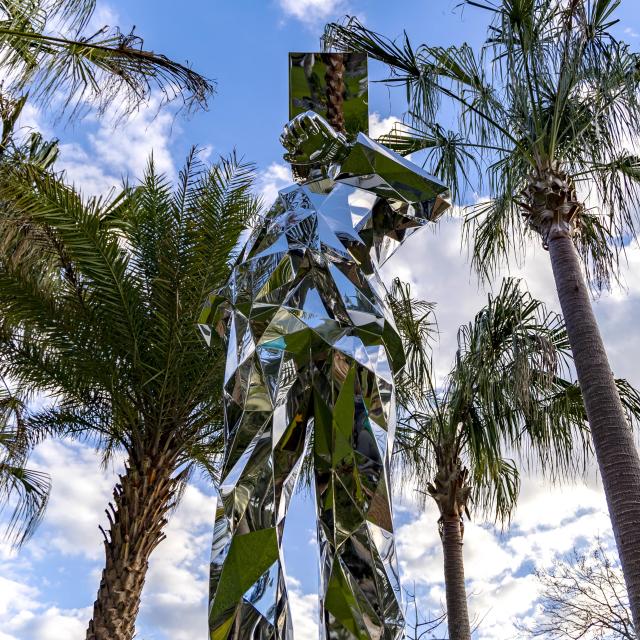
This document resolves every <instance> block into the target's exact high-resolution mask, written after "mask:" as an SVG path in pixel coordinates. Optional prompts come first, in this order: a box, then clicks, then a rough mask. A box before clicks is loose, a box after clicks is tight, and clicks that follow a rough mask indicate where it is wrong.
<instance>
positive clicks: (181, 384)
mask: <svg viewBox="0 0 640 640" xmlns="http://www.w3.org/2000/svg"><path fill="white" fill-rule="evenodd" d="M252 181H253V168H252V166H251V165H247V164H245V163H242V162H240V161H238V160H237V159H236V158H235V156H233V155H232V156H230V157H229V158H226V159H221V160H220V161H219V162H218V163H217V164H215V165H214V166H212V167H209V168H206V167H204V166H203V165H202V164H201V163H200V162H199V160H198V157H197V153H196V152H195V151H194V152H192V153H191V155H190V156H189V158H188V159H187V162H186V164H185V166H184V168H183V169H182V171H181V172H180V176H179V180H178V183H177V185H175V187H172V185H170V184H169V182H168V181H167V179H166V178H165V177H164V176H163V175H161V174H158V173H157V171H156V169H155V167H154V164H153V160H151V161H150V162H149V165H148V168H147V171H146V173H145V176H144V178H143V180H142V182H141V183H140V184H139V185H138V186H135V187H125V188H124V189H123V190H122V191H121V192H120V193H119V194H117V195H115V196H114V197H112V198H111V199H107V200H104V199H101V198H89V199H86V198H83V197H82V196H81V195H80V194H79V193H77V192H76V191H74V190H73V189H72V188H70V187H69V186H67V185H65V184H64V183H63V182H62V181H61V180H60V178H59V177H58V176H56V175H53V174H51V173H47V172H44V171H42V170H40V169H38V168H34V167H33V166H30V165H24V164H18V165H17V166H15V167H7V168H6V170H5V172H4V173H3V174H2V176H1V179H0V199H2V201H3V202H4V204H5V207H4V208H3V218H2V219H1V220H0V237H2V238H3V242H2V251H0V308H1V309H2V312H3V317H4V334H3V336H2V340H1V341H0V371H1V372H2V374H3V375H6V376H8V377H9V378H10V379H11V380H13V381H15V383H16V384H17V385H19V386H20V387H21V388H24V389H26V390H38V391H40V392H42V393H48V394H50V397H51V400H52V402H51V404H50V406H48V407H45V408H43V409H41V410H40V411H35V412H32V413H28V414H26V415H25V416H24V420H25V424H26V429H27V431H28V433H29V434H30V438H31V439H32V440H36V441H37V440H38V439H39V438H41V437H44V436H46V435H49V434H55V435H66V436H71V437H77V438H90V439H91V440H92V441H93V442H97V444H98V446H99V447H100V448H101V450H102V451H103V453H104V456H105V459H108V457H109V456H110V455H111V453H113V452H114V451H115V450H118V449H119V450H124V451H125V452H126V453H127V455H128V457H129V460H130V462H132V463H134V464H135V463H136V461H140V460H141V459H142V458H143V457H144V456H145V455H148V454H149V452H154V451H155V452H159V451H171V452H174V453H175V454H176V455H175V459H176V464H177V466H178V467H180V466H182V465H186V469H187V470H189V469H191V468H193V467H194V466H196V465H199V466H200V467H202V468H204V469H205V470H206V471H208V472H210V473H213V468H214V467H213V462H214V459H215V455H216V454H217V453H218V452H219V451H220V450H221V447H222V437H221V429H222V416H221V402H220V392H221V388H222V380H221V377H222V372H223V362H224V356H223V353H224V348H223V345H222V343H221V342H220V341H219V340H217V339H216V338H215V337H214V339H213V341H212V344H211V347H210V348H206V347H205V345H204V342H203V341H202V340H201V339H200V337H199V335H198V332H197V329H196V322H197V318H198V314H199V311H200V307H201V304H202V302H203V300H204V298H205V295H206V294H207V293H208V292H209V291H211V290H212V289H215V288H217V287H220V286H222V284H223V283H224V282H225V280H226V278H227V276H228V273H229V271H230V260H231V259H232V256H233V251H234V247H235V246H236V243H237V241H238V237H239V234H240V233H241V231H242V229H243V228H244V226H245V224H246V223H247V221H248V220H249V219H250V218H251V217H253V216H254V215H255V214H256V211H257V209H258V206H259V202H258V201H257V200H256V199H255V198H254V197H253V196H252V195H251V192H250V188H251V185H252Z"/></svg>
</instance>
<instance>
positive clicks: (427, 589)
mask: <svg viewBox="0 0 640 640" xmlns="http://www.w3.org/2000/svg"><path fill="white" fill-rule="evenodd" d="M456 5H457V0H430V1H427V0H400V1H397V2H395V3H389V2H387V1H382V0H375V1H370V2H363V1H358V0H268V1H266V2H257V1H252V2H249V1H247V0H237V1H235V2H229V1H228V2H221V1H219V0H218V1H214V0H210V1H208V2H205V1H203V0H197V1H192V2H190V3H183V4H182V6H181V7H180V8H179V9H176V3H174V2H169V1H168V0H155V1H153V2H151V1H150V0H138V1H136V2H125V1H124V0H109V1H108V2H106V3H105V2H101V3H100V4H99V7H98V10H97V12H96V16H95V18H94V24H95V25H96V27H97V26H101V25H102V24H111V25H119V26H120V27H121V28H122V30H123V31H125V30H127V31H128V30H129V29H130V28H131V26H132V25H136V30H137V31H138V32H139V33H140V34H141V35H143V36H144V37H145V44H146V47H147V48H151V49H154V50H155V51H159V52H162V53H165V54H166V55H168V56H170V57H172V58H175V59H178V60H188V61H189V62H190V63H191V64H192V65H193V67H194V68H195V69H197V70H198V71H200V72H201V73H203V74H204V75H206V76H208V77H210V78H214V79H216V80H217V82H218V93H217V95H216V96H215V97H214V98H213V100H212V102H211V106H210V109H209V111H207V112H201V113H196V114H193V115H192V116H190V117H189V118H187V119H185V118H183V117H182V116H180V115H178V116H174V114H173V112H172V110H171V109H168V110H163V111H161V112H160V115H158V116H156V117H154V116H155V114H156V113H157V106H158V103H157V100H156V99H154V100H152V104H151V105H149V106H148V108H145V109H142V110H141V111H140V112H139V113H137V114H135V115H134V116H133V117H132V118H131V119H130V120H129V121H127V122H123V123H120V124H119V125H118V126H117V127H116V128H113V126H112V124H111V123H110V121H109V120H108V118H107V119H106V120H98V119H97V118H96V116H95V114H91V113H90V114H89V115H88V117H87V118H86V119H85V120H83V121H81V122H78V123H76V124H74V125H73V126H67V127H62V126H60V125H55V124H54V123H52V122H50V121H49V120H48V119H47V114H46V113H43V112H42V111H41V110H39V109H37V108H35V107H30V108H29V109H28V110H27V112H26V114H25V118H24V121H23V124H24V125H25V126H37V127H38V128H40V129H41V130H43V131H44V132H45V133H46V134H49V135H58V136H59V137H60V138H61V140H62V142H63V147H62V157H61V166H63V167H64V168H65V169H66V170H67V174H68V177H69V179H70V180H72V181H73V182H74V183H75V184H76V185H77V186H79V187H81V188H82V189H83V190H84V191H86V192H88V193H101V192H105V191H107V190H108V189H109V188H110V187H111V186H112V185H115V184H118V182H119V181H120V179H121V178H122V177H124V176H129V177H130V178H135V177H136V176H139V175H140V173H141V171H142V169H143V167H144V164H145V162H146V159H147V157H148V155H149V153H150V152H151V151H153V152H154V157H155V159H156V162H157V164H158V165H159V166H160V167H161V168H163V169H164V170H165V171H166V172H167V173H168V174H169V175H175V173H176V171H177V169H178V168H179V166H180V163H181V161H182V158H183V157H184V156H185V155H186V153H187V150H188V149H189V147H190V146H191V145H193V144H197V145H199V146H202V147H203V148H204V149H205V150H206V153H208V154H209V156H210V157H211V158H215V157H216V156H217V155H218V154H226V153H229V152H230V151H231V150H233V149H234V148H235V149H237V151H238V152H239V153H240V154H241V155H243V156H245V157H246V158H247V159H249V160H252V161H255V162H256V164H257V168H258V171H259V180H258V185H259V189H260V190H261V191H262V192H263V194H264V197H265V199H267V200H268V199H270V198H272V197H273V196H274V195H275V192H276V190H277V189H278V188H280V187H282V186H284V185H285V184H286V183H287V180H288V170H287V167H286V166H285V165H284V164H283V162H282V159H281V148H280V145H279V143H278V136H279V134H280V131H281V128H282V126H283V124H284V123H285V121H286V118H287V53H288V52H289V51H296V50H302V51H307V50H309V51H311V50H316V49H317V48H318V46H319V36H320V34H321V32H322V26H323V24H324V22H325V21H326V20H330V19H334V18H340V17H342V16H343V15H344V14H345V13H350V14H356V15H359V16H360V17H361V19H363V20H364V21H365V22H366V24H367V25H368V26H370V27H372V28H374V29H376V30H379V31H382V32H384V33H386V34H388V35H391V36H398V35H400V34H401V33H402V31H403V30H404V29H406V30H407V32H408V33H409V35H410V36H411V37H412V39H413V41H414V43H419V42H429V43H430V44H441V45H447V44H450V43H454V42H455V43H459V42H460V41H462V40H466V41H469V42H470V43H472V44H473V43H478V42H479V41H481V40H482V38H483V37H484V23H483V19H484V17H483V14H481V13H480V12H478V11H473V10H469V9H467V10H465V11H464V12H462V11H461V10H460V9H457V10H456V9H455V7H456ZM619 17H620V18H621V24H620V25H619V27H618V33H619V35H620V36H621V37H625V38H626V39H627V40H629V41H630V42H631V43H632V44H633V45H634V47H636V46H637V45H638V44H640V38H639V37H638V33H639V32H640V7H639V6H638V4H637V2H636V1H634V0H626V1H625V2H623V5H622V9H621V11H620V12H619ZM383 73H384V70H383V69H382V68H380V67H378V66H375V65H373V66H372V68H371V70H370V76H371V78H372V79H376V78H381V77H382V76H383ZM403 109H404V106H403V101H402V92H401V91H395V92H394V91H391V92H390V91H388V90H387V88H385V87H384V86H383V85H379V84H378V85H372V86H371V89H370V113H371V114H372V126H374V127H376V128H377V129H378V130H379V132H383V130H384V127H385V126H386V127H387V128H389V127H390V124H391V123H392V122H393V120H394V119H395V118H399V117H401V116H402V112H403ZM107 115H109V114H107ZM475 196H476V197H482V194H475ZM460 247H461V245H460V225H459V221H458V220H457V219H455V218H453V219H450V220H445V221H443V222H442V223H440V225H439V228H438V229H437V230H435V231H434V232H428V231H424V232H421V234H416V235H415V236H413V237H412V238H411V240H410V241H408V242H407V244H406V246H404V247H403V249H402V250H401V251H400V252H398V254H396V256H394V258H393V259H392V260H391V261H390V262H389V263H388V265H387V266H386V267H385V273H384V275H385V277H386V278H387V280H389V279H390V278H391V277H393V276H394V275H399V276H401V277H402V278H404V279H405V280H410V281H411V282H412V283H413V285H414V287H415V290H416V293H417V294H418V295H419V296H421V297H423V298H425V299H428V300H434V301H436V302H437V303H438V318H439V324H440V329H441V339H440V343H439V346H438V347H437V351H436V364H437V365H438V366H439V367H441V369H442V370H446V368H447V367H448V365H449V362H450V360H451V357H452V355H453V348H454V339H455V331H456V329H457V327H458V326H459V325H460V324H462V323H463V322H466V321H467V320H469V319H470V318H471V317H472V315H473V314H474V313H475V312H476V311H477V310H478V309H479V308H480V307H481V306H482V304H483V302H484V300H485V297H486V291H485V290H484V289H482V288H480V287H479V285H478V283H477V281H476V280H475V277H474V276H473V275H472V274H470V270H469V264H468V261H467V256H466V252H465V250H461V248H460ZM639 269H640V251H638V249H637V248H636V247H632V248H630V250H629V265H628V267H626V268H625V271H624V274H623V275H624V276H625V278H626V289H618V290H616V291H614V292H612V293H611V294H606V295H603V296H602V297H601V299H600V300H599V301H598V302H597V304H596V311H597V314H598V317H599V320H600V322H601V326H602V329H603V333H604V336H605V341H606V342H607V346H608V349H609V352H610V355H611V359H612V364H613V367H614V369H615V372H616V374H617V375H620V376H626V377H628V378H629V379H630V380H631V381H632V382H633V383H635V384H636V385H640V375H639V374H638V373H636V370H635V369H636V367H635V363H636V362H637V361H638V359H639V358H640V340H639V339H638V337H637V330H636V329H635V325H634V323H633V318H634V317H638V316H637V314H638V313H639V312H640V277H639V275H638V274H639ZM513 273H514V274H519V275H522V276H524V277H525V278H526V281H527V285H528V287H529V289H530V290H531V291H532V293H533V294H534V295H536V296H538V297H541V298H542V299H544V300H545V301H546V302H547V303H548V304H549V305H550V306H551V307H552V308H556V309H557V307H558V305H557V300H556V298H555V294H554V293H553V285H552V278H551V274H550V269H549V265H548V260H547V256H546V255H545V253H544V252H543V251H542V250H539V249H535V248H533V249H532V252H531V254H530V259H529V260H528V261H527V263H526V265H525V266H523V267H522V268H518V269H514V270H513ZM34 463H35V464H37V465H39V466H41V467H42V468H43V469H47V470H48V471H50V473H51V474H52V478H53V493H52V496H51V503H50V506H49V510H48V512H47V516H46V518H45V521H44V523H43V525H42V527H41V528H40V530H39V531H38V533H37V535H36V536H35V538H34V539H33V540H32V541H31V542H30V543H29V545H28V546H27V547H26V548H25V549H24V550H22V551H21V553H20V554H18V555H16V554H15V553H14V552H12V551H11V550H10V549H8V548H7V547H6V546H2V545H0V640H18V639H19V640H36V639H37V640H80V639H81V638H84V628H85V626H86V622H87V620H88V617H89V615H90V607H91V605H92V602H93V599H94V597H95V592H96V589H97V585H98V581H99V572H100V568H101V561H102V548H101V535H100V533H99V531H98V528H97V525H98V523H104V520H105V518H104V514H103V512H104V508H105V506H106V504H107V502H108V500H109V498H110V493H111V490H112V487H113V483H114V481H115V479H116V474H117V471H118V465H116V466H115V467H109V468H108V469H102V468H101V467H100V464H99V460H98V458H97V457H96V455H95V453H94V452H93V451H92V449H91V447H89V446H88V445H80V444H71V443H64V442H49V443H45V444H44V445H42V446H41V447H40V448H39V449H38V451H37V452H36V454H35V456H34ZM404 489H405V490H404V491H403V492H402V493H399V495H398V496H397V498H396V514H395V515H396V523H397V527H398V548H399V554H400V559H401V563H402V570H403V573H404V577H405V585H406V586H409V587H411V588H412V589H413V586H414V585H415V588H416V591H417V593H418V595H419V599H420V606H421V608H422V609H423V610H424V611H425V612H426V611H427V610H428V609H432V610H437V609H438V608H439V607H440V604H441V602H442V599H443V591H442V582H441V567H442V558H441V554H440V549H439V540H438V536H437V529H436V525H435V521H436V515H435V513H434V510H433V508H432V507H431V506H429V507H428V508H427V509H426V510H422V509H421V508H420V507H419V505H418V504H417V502H416V499H415V493H414V492H413V491H412V487H411V485H410V483H408V484H407V486H405V488H404ZM213 500H214V498H213V497H212V494H211V490H210V488H209V487H208V486H207V485H206V484H205V483H203V482H202V481H195V482H194V483H193V484H192V485H191V486H190V487H189V489H188V490H187V492H186V494H185V498H184V501H183V504H182V505H181V507H180V508H179V509H178V511H177V512H176V513H175V515H174V517H173V518H172V520H171V523H170V525H169V527H168V536H167V540H166V541H165V542H163V543H162V545H161V546H160V547H159V548H158V550H157V552H156V553H155V555H154V557H153V559H152V562H151V567H150V571H149V577H148V581H147V585H146V587H145V592H144V594H143V602H142V608H141V613H140V625H139V637H140V638H141V639H142V640H168V639H169V638H171V639H172V640H187V639H192V638H199V637H202V638H204V637H205V629H206V590H207V559H208V553H209V545H210V533H211V525H212V513H213V507H214V502H213ZM313 531H314V523H313V513H312V511H311V509H310V505H309V500H308V498H305V496H304V495H303V494H301V495H299V496H298V498H297V499H296V502H295V504H294V506H293V507H292V515H291V518H290V521H289V524H288V529H287V534H286V535H287V564H288V570H289V572H290V575H291V577H292V580H291V584H292V590H291V593H292V604H293V609H294V614H295V616H296V621H297V624H298V627H297V635H296V640H298V638H300V640H311V638H314V637H317V635H315V633H316V632H315V630H314V624H315V621H314V615H315V614H314V601H315V596H314V592H315V589H316V582H317V574H316V571H315V550H314V545H313V544H312V540H313ZM598 535H599V536H601V537H602V538H603V539H604V540H605V542H609V543H610V531H609V525H608V520H607V516H606V512H605V507H604V500H603V498H602V494H601V490H600V487H599V485H598V483H597V478H596V477H595V475H594V474H592V475H590V476H589V477H588V478H587V480H586V481H585V482H580V483H575V484H571V485H569V486H565V487H562V488H554V487H550V486H547V485H546V484H545V483H544V482H543V481H542V480H541V479H539V478H530V479H528V480H527V481H526V482H525V483H524V486H523V493H522V499H521V502H520V508H519V510H518V512H517V515H516V518H515V520H514V523H513V526H512V528H511V530H510V531H509V532H505V533H501V532H500V531H499V530H496V529H495V528H494V527H492V526H491V524H490V523H483V522H475V521H474V522H473V523H470V524H469V525H468V526H467V531H466V534H465V540H466V545H465V556H466V561H467V577H468V579H469V589H470V592H473V593H474V596H473V598H472V610H473V611H474V613H475V614H476V615H477V616H478V617H483V616H484V621H483V623H482V624H481V625H480V627H479V629H478V632H477V633H476V636H477V638H479V639H480V638H487V639H488V638H491V639H492V640H503V639H504V640H507V639H508V638H512V637H515V635H514V634H515V632H514V628H513V624H512V623H513V620H514V619H516V618H520V619H522V618H523V617H526V616H527V615H532V614H533V613H534V612H535V607H536V601H537V597H538V592H537V586H536V583H535V580H534V578H533V577H532V575H531V572H532V570H533V568H534V567H536V566H538V567H544V566H548V565H549V564H550V563H551V562H552V561H553V560H554V559H555V558H557V557H561V556H562V555H563V554H566V553H567V552H569V551H570V550H571V549H572V548H573V547H574V546H579V547H581V546H587V545H589V544H591V543H592V542H593V541H594V540H595V538H596V536H598ZM497 602H498V603H499V605H497V604H496V603H497Z"/></svg>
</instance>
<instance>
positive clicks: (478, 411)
mask: <svg viewBox="0 0 640 640" xmlns="http://www.w3.org/2000/svg"><path fill="white" fill-rule="evenodd" d="M394 291H395V298H396V299H397V298H399V297H400V293H399V292H401V293H402V295H403V298H402V299H403V300H411V299H412V296H411V292H410V288H409V287H408V285H401V283H395V288H394ZM410 306H413V307H414V308H417V307H416V305H415V301H414V302H413V304H412V305H410ZM398 312H400V313H401V314H402V318H403V320H402V321H401V322H399V323H398V328H399V331H400V333H401V335H402V337H403V340H404V341H405V343H406V344H407V347H409V345H410V343H411V342H413V343H415V344H421V350H420V351H419V352H418V353H419V356H418V357H416V358H415V360H414V367H424V371H423V372H422V374H421V375H420V374H419V373H418V372H417V371H413V372H411V373H410V374H409V375H408V376H406V378H405V373H404V372H403V373H401V374H400V376H399V377H398V380H397V384H398V397H399V401H400V402H399V404H400V410H399V417H398V429H397V436H396V445H395V450H394V451H395V453H396V465H397V467H398V472H399V475H400V476H402V475H403V472H404V474H407V475H409V476H410V477H411V478H412V480H413V481H414V484H415V485H417V486H418V487H420V486H426V485H427V483H428V482H430V481H431V478H432V476H433V474H434V472H435V470H436V469H437V468H438V465H439V464H442V463H443V461H444V460H446V459H448V458H449V457H450V458H451V459H452V460H459V461H460V463H461V464H462V465H463V467H466V468H468V472H469V475H468V478H469V483H470V487H471V505H472V506H473V511H474V512H476V513H479V514H483V515H486V516H490V517H493V518H495V519H497V520H498V521H500V522H502V523H503V524H504V523H507V522H508V521H509V519H510V517H511V513H512V512H513V509H514V508H515V506H516V503H517V498H518V494H519V487H520V476H521V471H522V469H523V468H535V469H536V470H538V471H541V472H542V473H543V474H544V475H546V476H547V477H549V478H550V479H551V480H552V481H562V480H564V479H567V478H570V477H574V476H575V475H579V474H581V473H583V472H584V469H585V465H586V461H587V460H588V458H589V457H590V455H591V448H590V444H589V431H588V427H587V422H586V414H585V410H584V403H583V400H582V395H581V392H580V387H579V386H578V385H577V384H576V383H574V382H571V381H570V380H568V379H567V377H566V376H567V374H568V373H569V371H570V369H569V366H570V362H571V359H570V355H569V344H568V341H567V336H566V332H565V329H564V325H563V322H562V319H561V317H560V316H559V315H558V314H555V313H552V312H549V311H548V310H547V309H546V307H545V305H544V304H543V303H542V302H541V301H539V300H537V299H535V298H533V297H532V296H531V295H530V294H529V293H528V292H527V291H526V290H524V289H523V288H522V286H521V284H520V282H519V281H517V280H514V279H506V280H505V281H504V282H503V284H502V286H501V288H500V290H499V291H498V292H497V293H496V294H495V295H489V297H488V300H487V304H486V305H485V307H483V308H482V309H481V310H480V311H479V312H478V313H477V314H476V316H475V317H474V319H473V320H472V321H471V322H469V323H468V324H466V325H464V326H462V327H461V328H460V330H459V333H458V350H457V353H456V357H455V361H454V366H453V367H452V369H451V372H450V374H449V376H448V378H447V379H446V380H445V381H439V382H437V383H436V381H435V380H434V378H433V373H432V371H431V358H430V356H431V353H430V344H429V341H428V340H425V339H424V338H423V339H422V340H421V338H420V332H419V329H420V326H421V323H420V322H416V316H417V319H418V320H420V319H421V318H422V316H421V314H420V313H419V312H418V313H416V312H415V311H414V312H413V313H412V312H411V311H410V307H407V308H404V307H403V306H402V305H398V306H397V307H394V316H395V315H397V314H398ZM412 322H413V323H415V325H416V326H414V327H413V329H412V328H411V326H410V325H411V323H412ZM412 336H413V337H412ZM414 352H415V347H414ZM407 371H411V369H407ZM405 379H406V380H408V381H409V382H405ZM415 379H419V380H420V381H421V385H422V386H420V385H416V384H415V383H414V380H415ZM403 386H406V387H407V388H406V389H403ZM619 388H620V389H621V390H622V391H623V392H624V396H625V398H627V401H626V405H625V406H627V407H628V409H629V411H630V412H631V413H632V414H633V416H634V418H635V419H637V418H638V417H640V404H638V402H639V401H638V395H637V391H636V390H635V389H633V388H632V387H628V383H626V382H625V381H619ZM423 496H424V499H428V493H427V492H426V491H425V492H424V493H423Z"/></svg>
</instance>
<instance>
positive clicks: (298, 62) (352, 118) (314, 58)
mask: <svg viewBox="0 0 640 640" xmlns="http://www.w3.org/2000/svg"><path fill="white" fill-rule="evenodd" d="M368 99H369V98H368V85H367V56H366V54H364V53H361V52H359V51H354V52H350V53H290V54H289V118H290V119H293V118H295V116H297V115H298V114H300V113H304V112H305V111H315V112H316V113H317V114H319V115H321V116H323V117H324V118H325V119H326V120H327V121H328V122H329V123H330V124H331V126H332V127H333V128H334V129H336V131H339V132H341V133H343V134H345V135H346V136H347V138H348V139H349V140H353V139H355V137H356V136H357V135H358V134H359V133H368V132H369V107H368Z"/></svg>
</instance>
